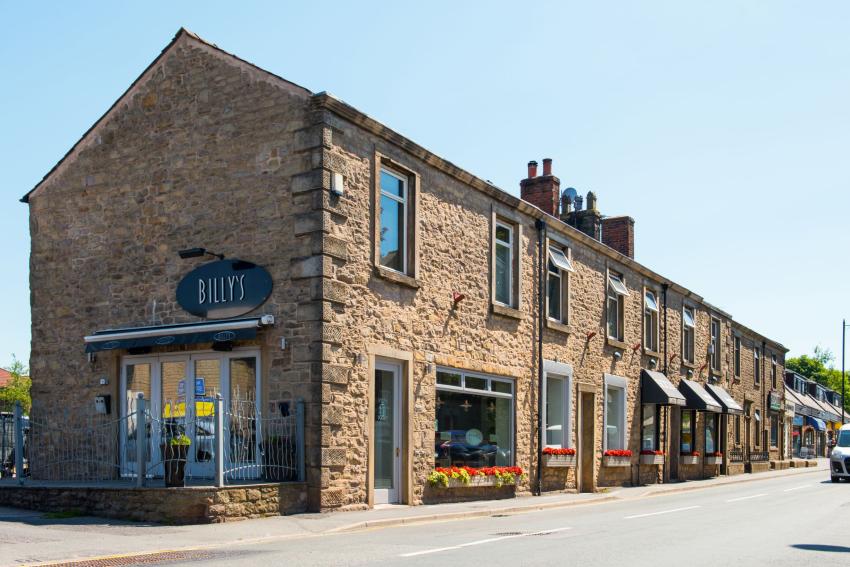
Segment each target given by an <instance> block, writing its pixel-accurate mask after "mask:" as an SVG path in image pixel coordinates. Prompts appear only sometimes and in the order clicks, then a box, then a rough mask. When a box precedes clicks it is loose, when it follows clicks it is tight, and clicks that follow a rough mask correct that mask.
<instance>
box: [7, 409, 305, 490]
mask: <svg viewBox="0 0 850 567" xmlns="http://www.w3.org/2000/svg"><path fill="white" fill-rule="evenodd" d="M129 406H130V407H129V408H128V412H127V415H124V416H121V417H118V418H117V419H116V418H112V419H109V418H108V416H92V417H89V418H87V419H86V420H85V421H83V422H80V421H79V420H77V421H73V416H52V418H51V419H44V418H43V417H39V416H32V417H31V418H30V419H29V420H28V421H27V420H26V418H24V417H23V416H22V415H20V409H19V408H16V413H15V415H14V416H13V417H12V418H11V420H10V421H11V425H12V429H13V434H12V445H13V449H12V450H11V457H10V458H11V461H13V462H12V463H11V464H10V466H9V467H8V470H9V473H10V476H15V477H16V478H18V480H19V481H20V482H21V483H24V482H28V481H66V482H75V483H92V482H110V483H126V484H132V485H135V486H145V485H147V486H157V485H162V484H163V483H164V484H165V485H166V486H183V485H186V484H189V485H214V486H225V485H228V484H242V483H250V482H293V481H303V479H304V402H303V401H300V400H299V401H298V402H296V404H295V412H294V413H291V414H289V415H283V414H278V415H274V416H270V417H265V416H263V415H262V414H261V412H260V411H259V409H260V408H259V407H258V406H257V404H256V403H255V402H254V401H253V400H250V401H249V400H238V399H234V400H232V401H231V402H230V403H229V404H228V405H227V406H225V404H224V401H223V399H222V398H221V396H218V397H216V398H215V399H213V401H209V402H204V404H196V407H195V408H194V410H193V409H192V408H187V405H186V404H185V402H177V403H172V402H165V403H163V404H162V406H161V407H160V408H157V409H156V411H154V412H152V411H151V407H150V404H149V403H148V400H145V399H144V398H142V397H139V398H137V399H136V400H133V401H132V403H130V404H129ZM187 409H188V410H189V411H187ZM60 417H61V419H60ZM2 425H3V424H2V423H0V427H2ZM0 433H2V429H0ZM0 442H2V441H0ZM18 447H21V450H20V451H19V450H18ZM7 460H9V459H4V463H5V462H6V461H7ZM5 468H6V467H4V469H5Z"/></svg>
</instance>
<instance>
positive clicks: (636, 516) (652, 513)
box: [623, 506, 701, 520]
mask: <svg viewBox="0 0 850 567" xmlns="http://www.w3.org/2000/svg"><path fill="white" fill-rule="evenodd" d="M700 507H701V506H686V507H685V508H674V509H673V510H663V511H661V512H650V513H648V514H635V515H634V516H626V517H624V518H623V519H624V520H633V519H635V518H646V517H648V516H660V515H661V514H672V513H673V512H684V511H685V510H693V509H694V508H700Z"/></svg>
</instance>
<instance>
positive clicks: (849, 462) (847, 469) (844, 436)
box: [829, 423, 850, 482]
mask: <svg viewBox="0 0 850 567" xmlns="http://www.w3.org/2000/svg"><path fill="white" fill-rule="evenodd" d="M829 471H830V474H831V475H832V482H838V481H839V480H841V479H842V478H843V479H845V480H850V423H848V424H847V425H842V426H841V429H839V430H838V439H836V441H835V447H833V449H832V455H830V457H829Z"/></svg>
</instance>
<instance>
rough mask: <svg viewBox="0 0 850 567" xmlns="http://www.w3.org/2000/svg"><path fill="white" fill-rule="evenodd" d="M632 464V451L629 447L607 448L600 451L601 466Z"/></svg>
mask: <svg viewBox="0 0 850 567" xmlns="http://www.w3.org/2000/svg"><path fill="white" fill-rule="evenodd" d="M631 464H632V452H631V450H629V449H608V450H607V451H605V452H604V453H602V466H603V467H627V466H629V465H631Z"/></svg>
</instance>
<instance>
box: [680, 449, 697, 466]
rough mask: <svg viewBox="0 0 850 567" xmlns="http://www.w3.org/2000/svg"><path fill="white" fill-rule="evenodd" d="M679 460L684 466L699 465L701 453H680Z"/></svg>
mask: <svg viewBox="0 0 850 567" xmlns="http://www.w3.org/2000/svg"><path fill="white" fill-rule="evenodd" d="M679 460H680V461H681V463H682V464H683V465H698V464H699V451H691V452H690V453H680V454H679Z"/></svg>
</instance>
